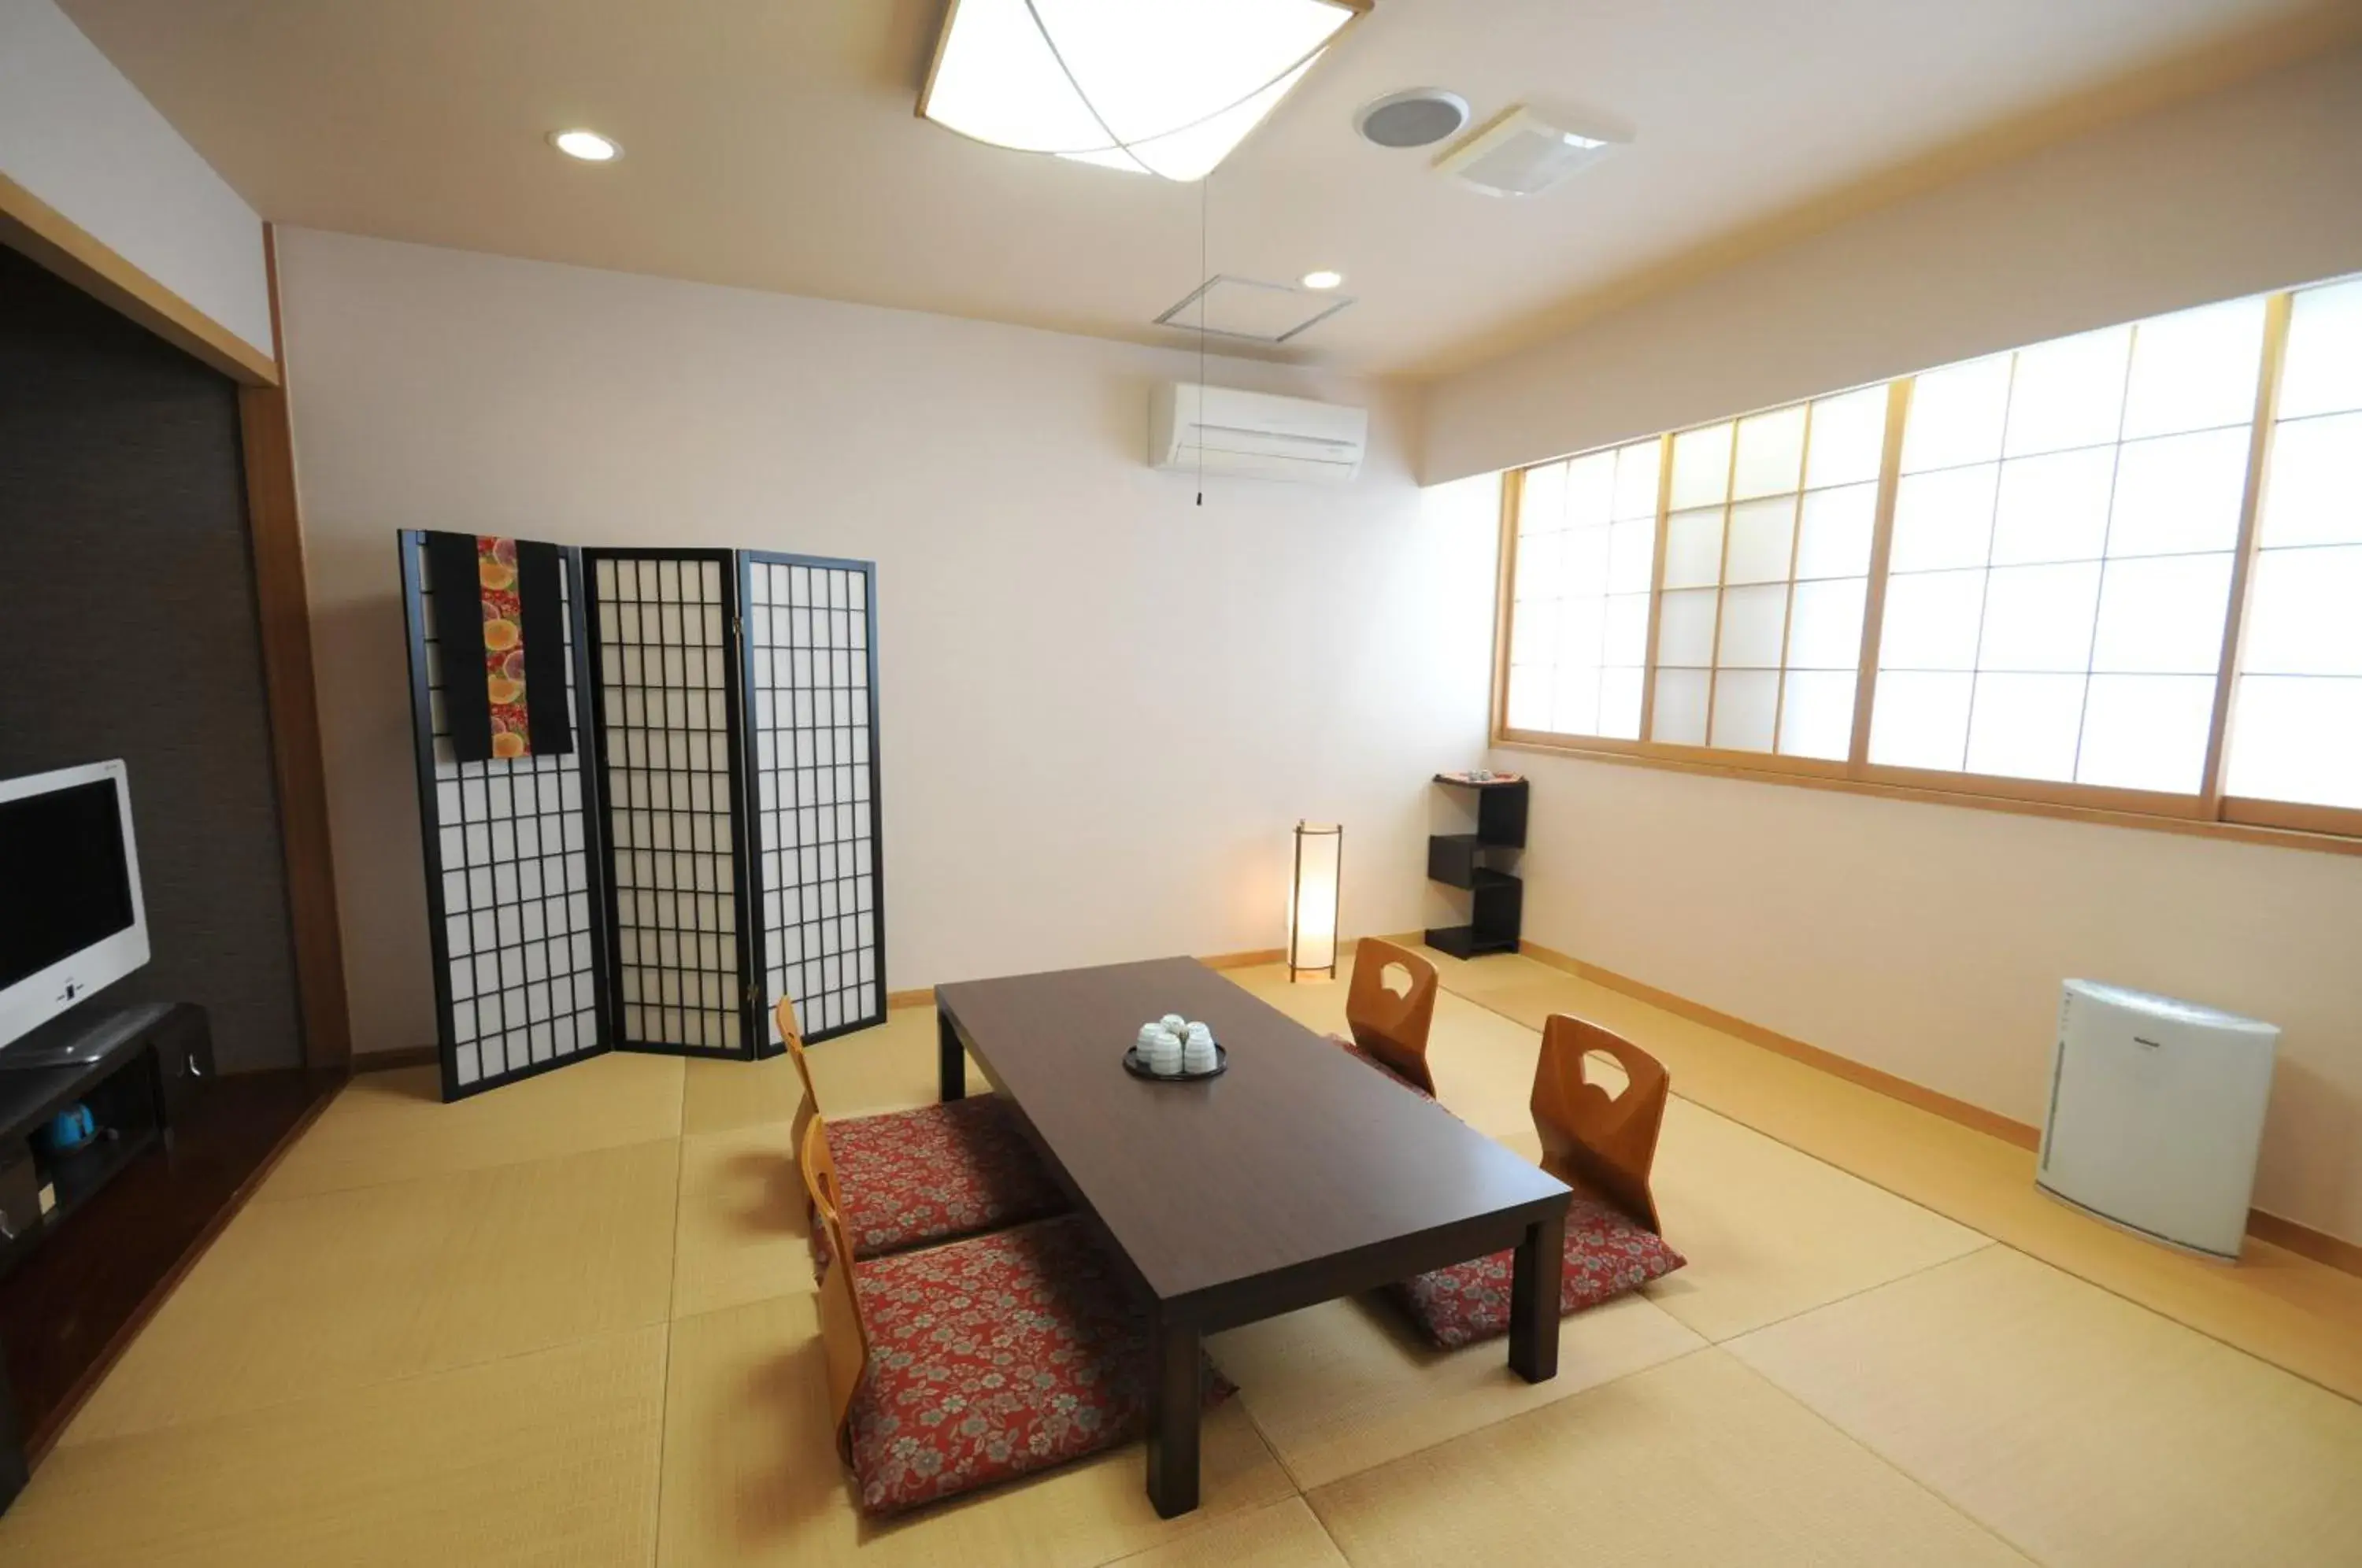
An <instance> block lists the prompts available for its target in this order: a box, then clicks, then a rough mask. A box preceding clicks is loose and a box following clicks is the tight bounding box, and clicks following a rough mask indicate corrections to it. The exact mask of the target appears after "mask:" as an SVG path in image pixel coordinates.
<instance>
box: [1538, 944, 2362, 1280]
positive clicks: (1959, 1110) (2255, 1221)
mask: <svg viewBox="0 0 2362 1568" xmlns="http://www.w3.org/2000/svg"><path fill="white" fill-rule="evenodd" d="M1518 950H1519V951H1520V952H1521V953H1522V954H1523V955H1525V956H1527V957H1529V958H1531V959H1533V960H1534V961H1535V962H1536V963H1538V964H1547V965H1549V966H1551V968H1553V969H1562V970H1564V971H1565V972H1566V973H1568V974H1570V975H1573V976H1575V977H1578V978H1581V979H1585V980H1589V981H1591V982H1592V983H1593V984H1595V985H1600V986H1605V987H1606V988H1608V989H1609V990H1611V991H1620V992H1622V993H1623V994H1624V995H1626V996H1628V997H1630V998H1632V999H1634V1000H1636V1001H1644V1002H1647V1003H1648V1004H1649V1005H1650V1006H1651V1007H1658V1008H1662V1009H1664V1010H1666V1011H1667V1012H1670V1013H1672V1014H1673V1015H1675V1016H1676V1017H1679V1018H1686V1019H1688V1020H1689V1021H1691V1022H1693V1023H1702V1024H1705V1026H1706V1027H1707V1028H1709V1029H1716V1030H1720V1031H1721V1032H1723V1033H1725V1034H1729V1035H1734V1036H1736V1037H1737V1038H1738V1039H1740V1040H1744V1041H1746V1042H1747V1043H1749V1044H1750V1045H1760V1046H1761V1047H1762V1048H1763V1049H1765V1050H1767V1051H1770V1052H1772V1053H1774V1054H1775V1055H1782V1056H1786V1057H1788V1058H1789V1059H1790V1060H1792V1061H1796V1062H1801V1063H1803V1064H1804V1065H1805V1066H1808V1067H1816V1068H1818V1069H1820V1070H1821V1071H1822V1072H1825V1073H1827V1074H1829V1075H1830V1076H1832V1077H1840V1078H1843V1079H1845V1080H1846V1081H1847V1082H1849V1083H1853V1084H1859V1085H1860V1086H1861V1087H1862V1088H1866V1089H1871V1090H1873V1091H1875V1092H1876V1093H1879V1094H1882V1095H1884V1096H1886V1097H1887V1098H1888V1099H1899V1100H1901V1101H1902V1102H1903V1103H1904V1104H1905V1105H1910V1106H1916V1107H1917V1108H1918V1109H1919V1110H1926V1111H1930V1112H1932V1113H1934V1114H1935V1115H1937V1116H1940V1117H1942V1118H1944V1119H1945V1120H1946V1121H1956V1122H1959V1124H1960V1125H1961V1126H1963V1127H1967V1128H1970V1129H1971V1130H1973V1131H1975V1132H1982V1133H1984V1134H1986V1135H1987V1136H1988V1137H1992V1138H1999V1139H2000V1140H2001V1141H2002V1142H2003V1143H2014V1144H2015V1145H2017V1146H2018V1147H2019V1148H2021V1149H2038V1148H2040V1147H2041V1146H2042V1130H2041V1129H2040V1128H2038V1127H2032V1126H2028V1125H2027V1124H2026V1123H2025V1122H2023V1121H2012V1120H2011V1119H2010V1118H2008V1117H2006V1116H2003V1115H2001V1114H2000V1113H1999V1112H1997V1111H1992V1110H1986V1109H1985V1108H1984V1107H1982V1106H1981V1105H1971V1104H1970V1103H1969V1102H1968V1101H1967V1100H1964V1099H1953V1098H1952V1097H1951V1096H1950V1095H1948V1094H1939V1093H1937V1091H1936V1090H1934V1089H1931V1088H1926V1087H1925V1086H1923V1085H1920V1084H1915V1083H1913V1082H1912V1081H1911V1080H1910V1079H1908V1078H1900V1077H1895V1076H1894V1075H1893V1073H1885V1072H1881V1071H1880V1070H1879V1069H1877V1068H1876V1067H1871V1066H1863V1065H1862V1064H1861V1063H1860V1062H1857V1061H1854V1060H1853V1059H1852V1058H1850V1057H1847V1056H1840V1055H1837V1054H1836V1053H1835V1052H1832V1051H1824V1050H1822V1049H1821V1048H1820V1047H1819V1046H1817V1045H1807V1044H1805V1043H1804V1042H1803V1041H1801V1040H1797V1039H1794V1038H1792V1037H1790V1036H1788V1035H1785V1034H1782V1033H1780V1032H1778V1031H1776V1030H1771V1029H1766V1028H1764V1027H1763V1026H1762V1025H1761V1024H1760V1023H1749V1022H1748V1021H1747V1020H1745V1019H1743V1018H1734V1017H1732V1016H1731V1015H1730V1014H1729V1013H1727V1012H1723V1011H1721V1010H1718V1009H1716V1008H1710V1007H1707V1006H1705V1004H1704V1003H1701V1002H1694V1001H1692V1000H1690V999H1688V998H1687V997H1682V996H1676V995H1674V994H1673V993H1672V992H1671V991H1664V990H1659V989H1658V988H1656V987H1654V986H1651V985H1649V984H1647V983H1646V982H1644V981H1640V980H1636V979H1634V978H1632V977H1630V976H1629V975H1619V974H1617V972H1616V971H1615V970H1613V969H1603V968H1601V967H1600V966H1598V965H1596V964H1586V963H1584V961H1583V960H1582V959H1580V958H1575V957H1572V956H1570V955H1567V954H1564V953H1561V952H1559V951H1558V950H1557V949H1555V948H1551V947H1544V946H1543V945H1541V944H1540V943H1538V942H1526V943H1520V944H1518ZM2247 1234H2249V1235H2250V1236H2253V1237H2255V1238H2256V1239H2257V1241H2259V1242H2269V1243H2270V1244H2271V1245H2273V1246H2276V1247H2280V1248H2283V1249H2285V1250H2286V1251H2289V1252H2291V1253H2296V1254H2297V1255H2298V1256H2300V1257H2305V1258H2310V1259H2312V1261H2313V1262H2314V1263H2317V1264H2327V1265H2328V1266H2329V1267H2331V1268H2334V1269H2336V1270H2339V1271H2340V1272H2341V1273H2345V1274H2351V1275H2362V1246H2357V1245H2356V1244H2355V1243H2354V1242H2349V1241H2346V1240H2345V1239H2344V1238H2343V1237H2339V1236H2333V1235H2330V1234H2329V1233H2328V1232H2327V1231H2316V1230H2314V1229H2313V1228H2312V1227H2311V1226H2310V1225H2303V1224H2300V1223H2298V1222H2297V1221H2296V1220H2283V1219H2282V1218H2280V1217H2279V1215H2277V1214H2267V1213H2265V1212H2264V1211H2263V1210H2262V1209H2249V1210H2248V1211H2247Z"/></svg>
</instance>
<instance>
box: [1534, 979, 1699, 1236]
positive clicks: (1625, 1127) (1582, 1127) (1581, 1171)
mask: <svg viewBox="0 0 2362 1568" xmlns="http://www.w3.org/2000/svg"><path fill="white" fill-rule="evenodd" d="M1594 1051H1596V1052H1598V1053H1599V1054H1600V1055H1604V1056H1606V1057H1608V1058H1609V1059H1611V1060H1612V1061H1614V1062H1615V1063H1616V1065H1617V1066H1620V1067H1622V1068H1623V1069H1624V1076H1625V1078H1626V1080H1627V1081H1626V1083H1625V1086H1624V1092H1623V1093H1621V1094H1617V1095H1613V1096H1611V1095H1609V1094H1608V1092H1607V1091H1606V1089H1605V1088H1601V1087H1600V1086H1599V1085H1597V1084H1595V1083H1594V1082H1592V1081H1591V1079H1590V1077H1588V1076H1587V1074H1586V1072H1585V1069H1584V1058H1585V1057H1586V1056H1588V1055H1590V1054H1591V1053H1592V1052H1594ZM1671 1094H1672V1078H1671V1077H1670V1076H1668V1075H1667V1073H1666V1072H1665V1066H1664V1064H1663V1063H1661V1062H1660V1061H1658V1060H1657V1059H1656V1058H1655V1057H1654V1056H1651V1055H1649V1054H1648V1053H1647V1052H1646V1051H1643V1050H1641V1049H1640V1048H1639V1046H1638V1045H1635V1044H1633V1043H1631V1042H1630V1041H1628V1040H1627V1039H1625V1038H1624V1037H1623V1036H1622V1035H1620V1034H1617V1033H1613V1032H1610V1031H1608V1030H1605V1029H1602V1028H1600V1027H1599V1025H1597V1024H1595V1023H1587V1022H1585V1021H1584V1020H1582V1019H1579V1018H1573V1017H1570V1016H1569V1015H1567V1014H1565V1013H1562V1012H1561V1013H1552V1014H1551V1017H1550V1021H1548V1022H1547V1023H1546V1024H1544V1025H1543V1028H1542V1053H1541V1059H1540V1061H1539V1062H1537V1063H1536V1064H1535V1065H1534V1098H1533V1113H1534V1131H1535V1132H1538V1133H1540V1135H1541V1141H1542V1169H1544V1170H1546V1171H1548V1172H1550V1174H1551V1175H1552V1176H1556V1177H1558V1179H1559V1180H1561V1181H1562V1182H1564V1183H1566V1185H1567V1186H1569V1187H1573V1188H1574V1189H1575V1190H1576V1191H1577V1192H1584V1193H1589V1194H1590V1195H1591V1196H1592V1197H1594V1198H1600V1199H1602V1200H1604V1201H1606V1202H1607V1203H1611V1204H1613V1205H1615V1206H1616V1207H1617V1209H1622V1210H1623V1211H1624V1212H1625V1213H1626V1214H1628V1215H1629V1216H1630V1217H1631V1218H1632V1219H1633V1220H1637V1221H1639V1223H1641V1224H1643V1225H1646V1226H1647V1227H1648V1228H1649V1229H1650V1230H1651V1231H1657V1232H1658V1233H1659V1234H1662V1233H1663V1227H1662V1226H1661V1225H1660V1224H1659V1222H1658V1220H1657V1200H1656V1198H1655V1197H1654V1195H1653V1194H1651V1193H1650V1190H1649V1172H1650V1167H1651V1166H1653V1165H1655V1164H1656V1161H1657V1134H1658V1132H1660V1131H1661V1129H1662V1128H1663V1126H1664V1123H1665V1101H1666V1099H1668V1098H1670V1096H1671Z"/></svg>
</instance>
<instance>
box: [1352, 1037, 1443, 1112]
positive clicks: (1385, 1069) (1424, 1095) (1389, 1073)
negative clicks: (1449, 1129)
mask: <svg viewBox="0 0 2362 1568" xmlns="http://www.w3.org/2000/svg"><path fill="white" fill-rule="evenodd" d="M1329 1038H1330V1039H1331V1040H1333V1041H1335V1042H1336V1043H1338V1044H1339V1045H1341V1046H1343V1047H1344V1050H1345V1055H1348V1056H1351V1057H1352V1058H1354V1059H1355V1060H1356V1061H1360V1062H1366V1063H1368V1064H1369V1065H1370V1066H1373V1067H1375V1068H1377V1070H1378V1071H1380V1072H1382V1073H1384V1074H1385V1076H1386V1077H1390V1078H1392V1079H1394V1081H1395V1082H1396V1083H1398V1084H1400V1085H1402V1087H1403V1088H1407V1089H1408V1090H1410V1092H1411V1093H1413V1094H1415V1095H1417V1096H1418V1098H1419V1099H1434V1098H1435V1097H1434V1096H1433V1095H1431V1094H1429V1093H1428V1092H1427V1091H1426V1090H1425V1089H1423V1088H1419V1087H1418V1085H1417V1084H1415V1083H1413V1082H1411V1081H1410V1080H1409V1079H1408V1078H1407V1077H1403V1076H1402V1075H1401V1074H1400V1073H1397V1072H1396V1071H1395V1070H1394V1069H1393V1068H1392V1067H1389V1066H1386V1065H1385V1063H1384V1062H1381V1061H1379V1060H1378V1059H1377V1058H1376V1057H1375V1056H1373V1055H1370V1054H1369V1053H1368V1052H1367V1051H1364V1050H1363V1049H1362V1048H1361V1047H1360V1046H1359V1045H1356V1044H1354V1043H1352V1041H1351V1040H1348V1039H1346V1038H1345V1037H1344V1036H1343V1035H1341V1034H1331V1035H1330V1036H1329Z"/></svg>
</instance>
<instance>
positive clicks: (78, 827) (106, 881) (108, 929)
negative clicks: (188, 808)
mask: <svg viewBox="0 0 2362 1568" xmlns="http://www.w3.org/2000/svg"><path fill="white" fill-rule="evenodd" d="M147 962H148V911H147V907H146V905H145V904H144V903H142V902H141V900H140V896H139V856H138V850H137V848H136V847H135V845H133V842H132V837H131V788H130V784H129V781H128V779H127V777H126V773H125V769H124V766H123V764H122V763H120V762H94V763H91V764H88V765H87V766H84V767H65V768H60V769H59V770H58V771H56V772H54V773H37V774H34V775H32V776H31V777H29V778H10V779H5V780H0V1046H6V1044H7V1043H9V1042H10V1041H13V1040H17V1039H21V1038H22V1037H24V1036H25V1035H26V1034H28V1033H29V1032H32V1031H33V1030H35V1029H38V1028H39V1027H40V1026H41V1025H42V1024H44V1023H47V1022H48V1021H50V1019H53V1018H55V1017H57V1016H58V1015H59V1014H60V1013H61V1012H63V1011H65V1010H67V1009H68V1008H71V1007H72V1006H73V1005H74V1004H76V1003H77V1002H79V1001H81V1000H82V999H83V998H85V997H88V996H90V995H91V994H92V993H94V992H95V991H97V990H99V989H100V988H104V987H106V986H111V985H113V984H114V983H115V982H116V981H117V980H119V979H121V978H123V977H125V976H126V975H128V974H130V973H131V972H132V971H133V970H135V969H137V968H138V967H139V966H141V965H143V964H145V963H147Z"/></svg>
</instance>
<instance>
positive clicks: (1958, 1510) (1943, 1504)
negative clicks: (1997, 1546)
mask: <svg viewBox="0 0 2362 1568" xmlns="http://www.w3.org/2000/svg"><path fill="white" fill-rule="evenodd" d="M1997 1244H2002V1245H2006V1244H2007V1243H1997ZM1962 1255H1963V1256H1966V1255H1969V1254H1965V1253H1964V1254H1962ZM1945 1261H1946V1262H1948V1263H1949V1262H1957V1261H1958V1260H1957V1259H1947V1260H1945ZM1934 1266H1936V1267H1937V1268H1941V1267H1942V1266H1943V1264H1936V1265H1934ZM1918 1272H1920V1273H1925V1272H1926V1271H1925V1270H1920V1271H1918ZM1888 1283H1889V1284H1895V1283H1899V1281H1892V1280H1890V1281H1889V1282H1888ZM1875 1288H1878V1289H1881V1290H1882V1289H1884V1288H1885V1286H1876V1287H1875ZM1816 1310H1817V1309H1816ZM1738 1337H1739V1338H1744V1337H1745V1336H1744V1335H1741V1336H1738ZM1711 1348H1712V1349H1714V1350H1716V1351H1720V1352H1721V1353H1722V1354H1723V1355H1724V1356H1725V1357H1726V1358H1727V1359H1728V1360H1729V1361H1730V1363H1731V1364H1733V1365H1735V1366H1737V1367H1738V1368H1739V1369H1740V1370H1742V1371H1744V1372H1746V1373H1747V1374H1748V1375H1750V1376H1752V1377H1755V1378H1756V1379H1758V1380H1759V1381H1760V1382H1761V1383H1762V1384H1763V1385H1764V1386H1766V1387H1769V1388H1771V1389H1772V1390H1773V1391H1774V1392H1776V1393H1777V1394H1778V1395H1779V1396H1780V1397H1781V1398H1783V1399H1785V1400H1786V1401H1788V1403H1790V1404H1792V1405H1794V1406H1795V1407H1796V1408H1798V1409H1799V1410H1802V1411H1803V1412H1804V1413H1805V1415H1807V1416H1809V1417H1811V1418H1812V1419H1814V1420H1816V1421H1818V1422H1819V1423H1820V1424H1821V1425H1823V1426H1825V1427H1827V1428H1828V1429H1829V1430H1831V1431H1833V1432H1835V1433H1837V1434H1838V1437H1840V1438H1842V1439H1844V1440H1845V1441H1847V1442H1849V1443H1851V1444H1852V1445H1853V1446H1854V1447H1855V1448H1858V1449H1860V1451H1861V1452H1864V1453H1866V1454H1868V1455H1869V1456H1870V1457H1871V1459H1873V1460H1875V1461H1877V1463H1879V1464H1881V1465H1882V1466H1884V1467H1885V1468H1886V1469H1888V1470H1891V1471H1893V1472H1894V1474H1897V1475H1900V1476H1902V1477H1903V1479H1904V1480H1905V1481H1907V1482H1909V1483H1910V1484H1911V1485H1913V1486H1915V1487H1916V1488H1918V1489H1919V1490H1920V1491H1921V1492H1924V1493H1926V1495H1927V1496H1928V1497H1929V1498H1930V1499H1932V1500H1933V1501H1934V1502H1935V1504H1936V1506H1937V1507H1940V1508H1943V1509H1945V1510H1946V1511H1948V1512H1949V1513H1954V1514H1958V1515H1959V1517H1960V1518H1964V1519H1966V1520H1968V1521H1969V1522H1970V1524H1972V1525H1974V1526H1976V1527H1977V1529H1981V1530H1982V1531H1983V1532H1984V1533H1985V1534H1987V1535H1989V1536H1991V1537H1992V1538H1993V1540H1997V1541H1999V1542H2001V1544H2002V1545H2003V1546H2004V1547H2006V1548H2008V1549H2009V1550H2010V1551H2013V1552H2015V1553H2016V1554H2017V1555H2018V1556H2020V1557H2023V1558H2025V1560H2026V1561H2027V1562H2046V1560H2045V1559H2043V1558H2039V1557H2036V1556H2035V1555H2034V1553H2033V1552H2032V1551H2028V1550H2027V1549H2026V1548H2025V1547H2024V1546H2021V1545H2019V1544H2018V1543H2017V1542H2016V1541H2014V1540H2011V1539H2010V1538H2009V1537H2007V1536H2005V1535H2003V1533H2002V1532H2001V1531H2000V1530H1999V1529H1995V1528H1994V1527H1993V1526H1992V1524H1990V1523H1988V1522H1987V1521H1986V1520H1984V1519H1982V1518H1979V1517H1978V1516H1977V1515H1976V1514H1974V1513H1972V1512H1970V1510H1969V1509H1968V1508H1967V1507H1965V1506H1963V1505H1962V1504H1960V1503H1959V1502H1958V1501H1956V1500H1954V1499H1953V1498H1950V1497H1948V1496H1945V1495H1944V1494H1943V1493H1941V1492H1939V1491H1937V1489H1936V1488H1935V1487H1934V1486H1932V1485H1929V1484H1928V1483H1927V1482H1926V1481H1924V1480H1922V1479H1921V1478H1920V1477H1919V1476H1917V1475H1915V1474H1912V1473H1911V1472H1910V1471H1909V1470H1906V1469H1905V1468H1904V1466H1903V1464H1902V1463H1900V1462H1899V1461H1897V1460H1895V1459H1893V1458H1891V1457H1890V1456H1888V1455H1886V1454H1883V1453H1881V1452H1879V1451H1878V1450H1877V1449H1876V1448H1874V1447H1872V1446H1871V1444H1870V1443H1868V1442H1865V1441H1863V1440H1862V1439H1860V1438H1859V1437H1856V1436H1855V1435H1854V1434H1853V1433H1851V1432H1849V1431H1848V1430H1846V1429H1845V1428H1844V1427H1842V1426H1840V1425H1838V1423H1837V1422H1836V1421H1833V1420H1831V1419H1829V1418H1828V1417H1827V1416H1825V1415H1823V1414H1821V1412H1820V1411H1818V1410H1816V1409H1815V1408H1813V1407H1812V1406H1810V1405H1808V1404H1806V1403H1805V1401H1804V1399H1802V1398H1801V1397H1798V1396H1797V1395H1796V1394H1795V1393H1794V1392H1793V1391H1792V1390H1790V1389H1788V1388H1786V1387H1784V1386H1782V1385H1781V1384H1780V1382H1779V1381H1778V1380H1777V1379H1776V1378H1774V1377H1772V1376H1771V1375H1770V1374H1769V1373H1767V1372H1765V1371H1764V1370H1763V1369H1762V1368H1760V1367H1759V1366H1756V1365H1755V1364H1752V1363H1750V1362H1747V1361H1743V1360H1741V1359H1740V1358H1739V1357H1738V1356H1736V1355H1732V1354H1731V1353H1730V1352H1729V1351H1728V1350H1727V1349H1726V1348H1725V1347H1724V1346H1721V1345H1715V1346H1713V1347H1711Z"/></svg>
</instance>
